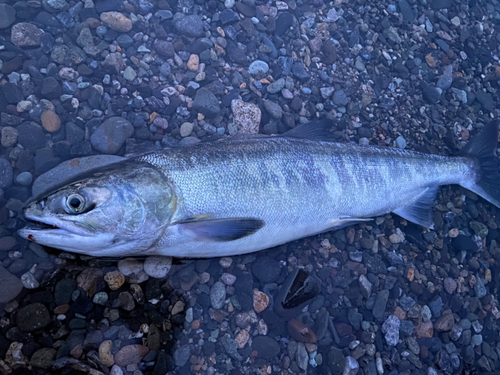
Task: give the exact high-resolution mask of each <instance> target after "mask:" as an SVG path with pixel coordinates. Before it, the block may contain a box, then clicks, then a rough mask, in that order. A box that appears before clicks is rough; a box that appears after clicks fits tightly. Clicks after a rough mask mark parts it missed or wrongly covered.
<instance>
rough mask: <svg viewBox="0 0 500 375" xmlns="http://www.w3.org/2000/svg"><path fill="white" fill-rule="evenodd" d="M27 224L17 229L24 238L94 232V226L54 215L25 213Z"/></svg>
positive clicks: (78, 234) (84, 235) (87, 235)
mask: <svg viewBox="0 0 500 375" xmlns="http://www.w3.org/2000/svg"><path fill="white" fill-rule="evenodd" d="M24 217H25V218H26V220H27V226H26V227H24V228H23V229H21V230H19V232H18V233H19V235H20V236H21V237H24V238H26V239H32V238H30V236H34V235H35V234H43V235H45V236H47V235H48V236H69V235H76V236H82V237H90V236H92V235H93V234H95V230H94V228H92V227H91V226H90V225H87V224H84V223H81V222H78V221H67V220H61V219H58V218H56V217H43V218H42V217H39V216H36V215H32V214H28V213H25V215H24Z"/></svg>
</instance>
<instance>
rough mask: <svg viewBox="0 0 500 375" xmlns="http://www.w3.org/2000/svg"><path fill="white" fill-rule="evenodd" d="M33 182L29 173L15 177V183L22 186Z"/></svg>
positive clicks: (22, 173)
mask: <svg viewBox="0 0 500 375" xmlns="http://www.w3.org/2000/svg"><path fill="white" fill-rule="evenodd" d="M32 181H33V175H32V174H31V173H30V172H21V173H19V174H18V175H17V177H16V182H17V183H18V184H19V185H22V186H28V185H29V184H31V182H32Z"/></svg>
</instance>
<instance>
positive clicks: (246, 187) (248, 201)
mask: <svg viewBox="0 0 500 375" xmlns="http://www.w3.org/2000/svg"><path fill="white" fill-rule="evenodd" d="M139 160H142V161H146V162H148V163H151V164H153V165H155V166H157V167H159V168H160V169H161V170H162V171H163V173H165V175H166V176H167V178H168V179H169V180H171V181H172V184H173V186H175V189H176V194H177V196H178V199H179V201H180V202H181V203H180V204H179V206H178V212H176V214H175V216H174V218H173V219H172V220H173V221H177V220H178V221H182V219H186V218H189V217H198V216H202V215H205V214H207V213H210V215H211V216H210V218H213V219H219V218H220V219H222V218H228V217H255V218H259V219H262V220H264V221H265V223H266V226H265V227H264V228H262V229H261V230H260V231H258V232H257V233H255V234H253V235H251V236H248V237H245V238H242V239H238V240H236V241H232V242H229V243H226V244H221V243H208V244H205V246H204V249H203V251H202V253H199V250H197V249H196V248H197V246H196V244H187V243H186V242H185V241H184V240H183V239H176V236H175V234H176V231H175V228H171V230H168V231H167V233H166V235H165V236H164V238H163V239H162V240H161V241H160V243H159V245H160V246H164V247H168V248H169V249H170V250H171V251H175V248H176V247H178V251H179V252H181V251H184V252H186V253H188V254H193V256H205V255H206V254H205V253H206V252H211V251H214V249H215V248H217V252H218V254H221V253H223V254H226V253H227V254H229V253H232V252H234V251H235V250H234V249H235V248H238V251H239V252H246V251H247V249H248V250H250V249H253V248H255V246H258V247H259V248H266V247H271V246H275V245H277V244H280V243H284V242H288V241H291V240H294V239H297V238H301V237H303V236H305V235H307V234H312V233H320V232H324V231H326V230H329V229H330V228H332V227H334V226H335V224H336V223H339V222H342V219H343V218H366V217H372V216H376V215H380V214H383V213H386V212H390V211H392V209H394V208H397V207H399V206H401V205H402V204H407V203H408V202H411V201H412V200H413V199H414V198H415V197H416V196H417V195H418V194H420V193H421V192H422V191H423V190H425V189H426V188H427V187H428V186H430V185H442V184H449V183H459V182H460V181H461V179H463V178H464V176H468V175H470V174H471V173H473V172H472V168H471V167H472V162H471V161H470V160H469V159H467V160H465V159H464V158H450V157H443V156H437V155H425V154H419V153H415V152H410V151H405V150H399V149H393V148H378V147H363V148H361V147H358V146H351V145H346V144H336V143H330V142H316V141H309V140H306V139H293V138H270V139H256V140H246V141H225V142H215V143H206V144H201V145H199V146H197V147H193V148H190V149H173V150H170V151H168V152H159V153H153V154H149V155H145V156H142V157H140V158H139ZM190 247H191V248H190ZM198 248H199V246H198Z"/></svg>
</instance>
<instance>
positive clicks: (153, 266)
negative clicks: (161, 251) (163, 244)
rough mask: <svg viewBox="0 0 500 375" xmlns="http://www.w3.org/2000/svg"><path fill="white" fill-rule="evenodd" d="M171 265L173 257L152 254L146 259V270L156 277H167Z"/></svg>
mask: <svg viewBox="0 0 500 375" xmlns="http://www.w3.org/2000/svg"><path fill="white" fill-rule="evenodd" d="M171 267H172V258H171V257H162V256H150V257H148V258H146V260H145V261H144V272H146V274H148V275H149V276H150V277H153V278H155V279H163V278H164V277H166V276H167V274H168V272H169V271H170V268H171Z"/></svg>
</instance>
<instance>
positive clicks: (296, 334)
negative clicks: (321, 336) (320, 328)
mask: <svg viewBox="0 0 500 375" xmlns="http://www.w3.org/2000/svg"><path fill="white" fill-rule="evenodd" d="M287 328H288V333H289V334H290V336H292V337H293V339H294V340H296V341H299V342H305V343H311V344H314V343H316V342H317V341H318V337H317V335H316V333H314V331H313V330H312V329H311V328H310V327H309V326H307V325H306V324H304V323H303V322H302V321H300V320H298V319H290V320H289V321H288V324H287Z"/></svg>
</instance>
